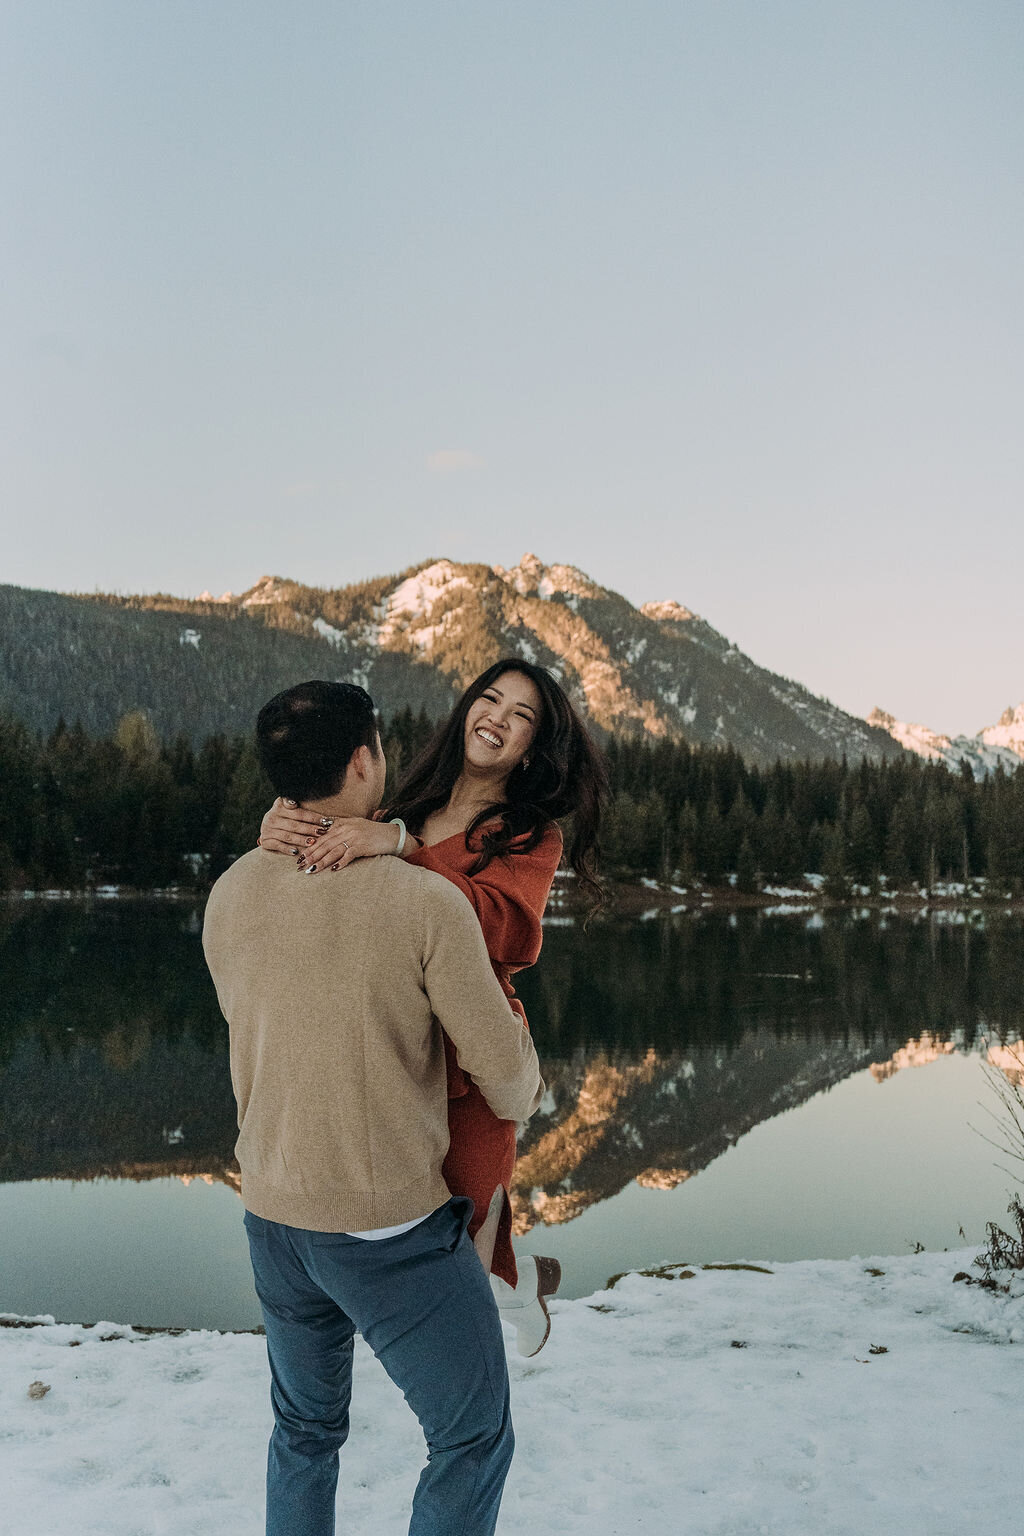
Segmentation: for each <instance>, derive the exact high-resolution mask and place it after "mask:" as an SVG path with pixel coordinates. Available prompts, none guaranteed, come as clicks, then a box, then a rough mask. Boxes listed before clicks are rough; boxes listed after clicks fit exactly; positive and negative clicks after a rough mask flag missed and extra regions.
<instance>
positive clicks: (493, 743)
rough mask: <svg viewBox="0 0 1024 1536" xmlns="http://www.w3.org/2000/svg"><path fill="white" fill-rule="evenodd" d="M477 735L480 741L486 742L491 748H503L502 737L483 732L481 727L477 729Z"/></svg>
mask: <svg viewBox="0 0 1024 1536" xmlns="http://www.w3.org/2000/svg"><path fill="white" fill-rule="evenodd" d="M476 734H477V735H478V736H479V737H480V740H481V741H485V742H486V743H487V745H488V746H489V747H500V746H501V737H500V736H494V735H492V733H491V732H490V731H482V730H480V728H479V727H477V733H476Z"/></svg>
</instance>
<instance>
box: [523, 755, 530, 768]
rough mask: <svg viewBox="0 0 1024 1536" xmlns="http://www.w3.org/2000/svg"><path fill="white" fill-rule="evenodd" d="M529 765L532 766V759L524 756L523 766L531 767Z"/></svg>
mask: <svg viewBox="0 0 1024 1536" xmlns="http://www.w3.org/2000/svg"><path fill="white" fill-rule="evenodd" d="M529 766H530V759H529V758H528V757H524V758H523V767H524V768H529Z"/></svg>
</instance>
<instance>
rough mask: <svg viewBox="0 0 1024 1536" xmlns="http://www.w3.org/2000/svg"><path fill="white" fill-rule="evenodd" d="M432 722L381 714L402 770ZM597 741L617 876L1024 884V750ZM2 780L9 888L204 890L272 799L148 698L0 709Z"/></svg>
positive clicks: (748, 888)
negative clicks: (884, 755) (67, 709)
mask: <svg viewBox="0 0 1024 1536" xmlns="http://www.w3.org/2000/svg"><path fill="white" fill-rule="evenodd" d="M433 729H434V725H433V722H432V721H431V720H430V719H429V718H428V717H427V715H426V714H425V713H423V712H421V713H420V714H418V715H417V714H414V713H413V712H412V711H411V710H410V709H405V710H403V711H401V712H400V713H398V714H396V715H395V716H393V717H392V718H391V719H390V720H388V721H386V722H384V725H383V729H382V736H383V738H384V741H385V746H386V750H387V754H388V761H389V770H390V773H391V782H392V783H393V782H394V778H395V776H396V775H397V774H399V773H400V772H401V770H402V768H403V766H405V765H407V764H408V762H409V761H410V759H411V758H412V756H413V755H414V754H415V753H416V752H417V751H418V750H419V749H420V747H421V746H422V745H423V744H424V742H425V741H426V740H427V739H428V738H429V736H430V734H431V732H432V731H433ZM604 752H605V759H606V762H607V766H608V775H609V780H610V784H611V790H612V798H611V803H610V806H609V809H608V813H607V817H606V822H605V829H604V835H603V838H602V866H603V870H604V873H605V874H606V876H608V877H609V878H610V879H612V880H614V881H622V882H630V881H632V882H637V881H639V880H641V879H647V880H659V881H662V882H664V883H666V884H672V883H673V882H674V883H676V884H681V885H695V884H701V885H705V886H709V887H712V888H715V887H721V888H723V889H730V890H732V891H738V892H740V893H741V894H750V895H752V894H754V893H756V892H757V891H758V890H759V889H761V888H763V887H764V886H765V885H775V886H778V885H784V884H785V883H786V882H789V881H793V880H797V879H800V878H801V877H802V876H803V875H804V874H806V873H816V874H818V875H820V876H821V877H822V881H821V882H820V883H821V885H822V889H823V891H824V893H825V894H826V895H827V896H829V897H831V898H833V899H842V898H844V897H846V896H849V895H850V894H851V893H853V892H854V891H855V890H856V891H857V892H858V893H860V894H861V895H863V894H864V892H865V891H869V890H871V889H872V888H875V889H881V886H882V885H884V886H885V887H886V889H887V890H890V891H891V890H892V889H915V890H917V889H922V888H924V889H928V890H931V889H934V888H935V887H936V886H940V885H942V884H944V883H945V884H946V885H949V884H952V883H962V884H963V885H965V886H966V885H968V884H969V883H971V882H976V881H984V882H985V884H986V887H987V889H988V891H989V894H991V895H994V896H996V895H997V896H999V897H1000V898H1005V897H1007V896H1013V897H1017V898H1020V897H1022V896H1024V765H1022V767H1021V769H1020V770H1018V771H1016V772H1014V773H1005V772H1003V771H997V772H995V773H993V774H991V775H989V776H988V777H987V778H984V779H979V780H975V779H974V777H973V776H972V774H971V771H970V769H969V768H968V767H967V765H966V764H965V765H963V767H962V769H961V771H959V772H957V771H951V770H950V769H949V768H947V767H946V766H945V765H943V764H941V763H929V762H926V761H923V760H922V759H919V758H914V757H911V756H909V755H908V756H906V757H904V758H899V759H891V760H888V761H884V762H869V761H863V762H859V763H856V764H853V765H851V764H848V763H846V762H804V763H777V764H775V765H774V766H770V767H757V766H753V765H751V764H749V763H746V762H744V760H743V759H742V758H741V757H740V756H739V754H738V753H736V752H735V751H734V750H732V749H724V750H723V749H715V748H708V747H692V746H688V745H687V744H685V743H681V742H671V741H661V742H655V743H651V742H649V741H642V740H629V739H621V738H619V739H616V738H613V739H611V740H610V741H609V742H608V744H607V746H606V747H605V748H604ZM0 786H2V790H0V889H4V890H10V891H18V890H40V889H48V888H50V889H52V888H57V889H61V890H83V891H86V890H90V889H95V888H97V887H100V886H109V885H117V886H122V887H128V888H135V889H140V890H143V889H154V888H166V887H169V886H177V887H179V888H190V889H194V890H202V889H204V888H206V887H207V886H208V885H209V884H210V882H211V881H212V880H213V879H215V878H216V876H217V875H218V874H219V873H220V872H221V870H223V869H224V868H225V867H226V866H227V865H228V864H229V863H230V862H231V860H232V859H233V858H236V857H238V855H239V854H242V853H244V852H245V851H246V850H247V849H249V848H251V847H252V846H253V845H254V843H255V841H256V835H257V833H258V831H259V824H260V820H261V818H262V815H263V812H264V810H265V809H266V808H267V806H268V805H269V804H270V801H271V799H272V792H271V790H270V787H269V785H268V784H267V783H266V781H265V779H264V777H263V774H262V771H261V769H260V766H259V763H258V761H257V759H256V755H255V752H254V750H253V745H252V742H251V739H250V738H248V737H242V736H237V737H233V736H225V735H213V736H210V737H208V738H207V739H206V740H205V741H204V742H203V743H202V745H201V746H199V747H195V746H193V745H192V744H191V742H190V741H189V740H188V739H187V737H185V736H179V737H177V738H175V739H174V740H172V741H161V740H160V739H159V738H158V737H157V735H156V732H155V731H154V729H153V726H152V725H151V723H150V721H149V720H148V718H147V716H146V715H145V714H143V713H141V712H132V713H130V714H127V715H125V716H124V718H123V719H122V720H121V721H120V723H119V725H118V727H117V729H116V730H115V731H114V733H113V734H112V735H110V736H103V737H100V736H95V735H91V734H89V733H88V732H86V731H85V730H84V729H83V728H82V727H81V726H80V725H77V724H76V725H73V726H67V725H65V724H64V723H61V724H59V725H58V726H57V727H56V729H55V730H54V731H52V732H51V733H50V734H49V735H48V736H42V735H39V734H36V733H34V732H32V731H31V730H30V729H29V728H28V727H26V726H25V725H24V724H22V723H20V722H19V721H17V720H12V719H9V718H3V717H0Z"/></svg>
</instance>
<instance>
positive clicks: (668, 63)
mask: <svg viewBox="0 0 1024 1536" xmlns="http://www.w3.org/2000/svg"><path fill="white" fill-rule="evenodd" d="M0 145H2V149H0V196H2V199H3V207H4V210H5V212H4V216H3V220H2V227H0V280H2V282H0V289H2V291H0V316H2V325H3V346H2V348H0V519H2V525H3V527H2V531H3V546H2V548H3V558H2V561H0V580H3V581H10V582H15V583H19V584H22V585H28V586H45V587H52V588H57V589H59V590H86V591H89V590H93V589H95V588H97V587H100V588H106V589H110V588H114V589H120V590H123V591H138V590H154V589H163V590H171V591H175V592H180V593H186V594H196V593H198V592H199V591H200V590H202V589H203V588H204V587H209V588H211V589H212V590H214V591H220V590H223V589H224V588H232V589H234V590H236V591H238V590H241V589H243V588H244V587H245V586H247V585H249V584H250V583H251V582H253V581H254V580H255V579H256V578H257V577H258V576H260V575H261V574H263V573H264V572H275V573H278V574H281V575H290V576H294V577H296V578H298V579H300V580H305V581H315V582H318V583H321V584H327V585H339V584H342V583H345V582H348V581H351V580H355V579H358V578H361V577H363V576H368V575H372V574H376V573H380V572H386V571H391V570H399V569H401V568H402V567H404V566H407V565H409V564H411V563H412V562H414V561H417V560H421V559H424V558H426V557H428V556H433V555H442V554H443V555H449V556H451V557H452V558H454V559H475V560H483V561H487V562H491V563H501V564H504V565H510V564H514V563H515V562H516V561H517V560H518V559H519V557H520V555H521V554H522V553H523V552H524V551H525V550H527V549H530V550H534V551H535V552H536V553H537V554H539V555H540V556H541V558H542V559H544V560H546V561H549V562H555V561H564V562H570V563H573V564H577V565H580V566H582V567H583V569H584V570H586V571H587V572H588V573H589V574H590V575H592V576H593V577H595V578H596V579H597V580H599V581H601V582H603V583H605V584H606V585H608V586H611V587H614V588H616V589H617V590H619V591H621V592H623V593H624V594H625V595H626V596H627V597H629V598H630V599H632V600H633V601H635V602H642V601H644V600H646V599H649V598H665V597H674V598H677V599H678V600H680V601H681V602H684V603H686V604H687V605H689V606H690V607H692V608H694V609H696V610H697V611H698V612H700V613H702V614H703V615H704V616H705V617H706V618H708V619H709V620H710V621H711V622H712V623H713V624H715V625H716V626H717V627H718V628H719V629H721V630H723V631H725V633H727V634H728V635H729V636H730V637H731V638H732V639H733V640H735V641H736V642H737V643H738V644H740V645H741V646H742V647H743V648H744V649H745V650H747V651H748V652H749V653H750V654H751V655H752V656H754V658H755V659H756V660H758V661H759V662H761V663H763V664H765V665H768V666H771V667H773V668H776V669H777V670H779V671H782V672H785V673H787V674H789V675H791V676H794V677H797V678H799V679H800V680H801V681H802V682H804V683H806V684H807V685H808V686H810V687H812V688H814V689H815V690H817V691H820V692H823V693H826V694H828V695H829V696H830V697H832V698H834V699H835V700H836V701H837V702H838V703H840V704H841V705H843V706H844V707H845V708H848V709H851V710H853V711H855V712H858V713H862V712H866V711H867V710H868V709H870V707H871V706H872V704H875V703H879V704H882V705H883V706H885V707H887V708H890V709H892V710H893V711H894V712H895V713H897V714H898V715H901V716H903V717H907V718H913V719H921V720H925V721H926V722H927V723H929V724H931V725H933V726H934V727H936V728H938V729H945V730H953V731H955V730H971V731H973V730H976V729H978V728H979V727H981V726H983V725H986V724H989V723H990V722H991V721H992V720H993V719H994V718H995V716H996V715H997V714H998V713H999V712H1000V711H1001V710H1002V709H1003V708H1004V707H1005V706H1006V705H1007V704H1010V703H1016V702H1017V701H1018V700H1020V699H1021V698H1024V646H1022V644H1021V637H1022V618H1021V614H1022V600H1021V599H1022V585H1024V583H1022V572H1024V516H1022V496H1021V491H1022V485H1024V470H1022V458H1024V451H1022V443H1024V434H1022V430H1021V428H1022V401H1024V390H1022V384H1024V325H1022V318H1024V316H1022V311H1024V298H1022V283H1021V273H1022V271H1024V210H1022V178H1024V169H1022V168H1024V7H1022V6H1021V5H1020V4H1019V0H961V3H958V4H953V3H949V0H908V3H900V0H850V3H829V0H738V3H728V0H714V3H713V0H693V3H689V0H678V3H674V4H672V3H667V0H628V3H627V0H620V3H615V4H609V3H605V0H586V3H576V0H544V3H539V0H503V3H501V4H496V3H492V0H472V3H470V0H466V3H458V4H457V3H451V0H447V3H432V0H415V3H411V0H393V3H392V0H388V3H385V0H366V3H344V0H333V3H321V0H306V3H304V0H293V3H291V4H289V5H287V6H282V5H279V4H274V5H270V4H267V3H264V0H245V3H241V0H209V3H200V0H191V3H180V0H179V3H171V0H166V3H161V4H157V3H151V0H121V3H111V0H88V3H85V4H82V3H77V0H63V3H55V0H17V3H12V0H4V3H3V4H0ZM437 455H441V456H442V457H441V458H440V459H437V458H436V457H434V456H437ZM439 465H440V467H438V466H439Z"/></svg>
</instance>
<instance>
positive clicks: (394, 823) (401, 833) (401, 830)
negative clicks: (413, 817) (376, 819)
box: [388, 816, 408, 859]
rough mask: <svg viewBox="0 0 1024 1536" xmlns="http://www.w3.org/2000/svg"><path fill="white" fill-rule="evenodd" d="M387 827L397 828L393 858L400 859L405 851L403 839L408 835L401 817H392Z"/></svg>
mask: <svg viewBox="0 0 1024 1536" xmlns="http://www.w3.org/2000/svg"><path fill="white" fill-rule="evenodd" d="M388 826H389V827H397V828H398V847H397V848H396V849H395V857H396V858H399V859H400V858H401V857H402V854H403V853H404V851H405V839H406V836H407V835H408V834H407V833H406V830H405V822H404V821H403V820H402V818H401V816H392V818H391V820H390V821H389V822H388Z"/></svg>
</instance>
